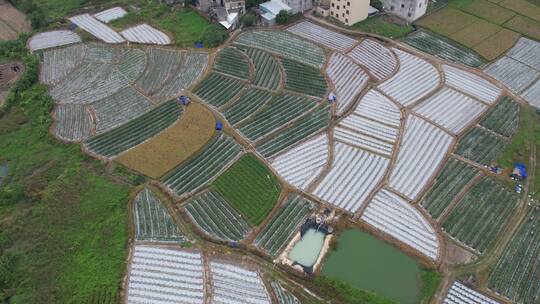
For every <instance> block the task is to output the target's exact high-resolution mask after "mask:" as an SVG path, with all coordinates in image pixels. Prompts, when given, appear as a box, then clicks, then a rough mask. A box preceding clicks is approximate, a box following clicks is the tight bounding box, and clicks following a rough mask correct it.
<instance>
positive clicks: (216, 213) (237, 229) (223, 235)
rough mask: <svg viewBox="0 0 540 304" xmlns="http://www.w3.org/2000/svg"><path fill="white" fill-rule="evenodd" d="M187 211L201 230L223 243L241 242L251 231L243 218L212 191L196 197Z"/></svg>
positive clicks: (187, 207) (186, 207)
mask: <svg viewBox="0 0 540 304" xmlns="http://www.w3.org/2000/svg"><path fill="white" fill-rule="evenodd" d="M185 210H186V212H187V213H188V215H189V217H190V218H191V220H192V221H193V223H195V225H197V227H198V228H199V229H201V230H202V231H204V232H205V233H206V234H207V235H208V236H210V237H214V238H216V239H219V240H222V241H240V240H242V239H244V238H245V237H246V236H247V235H248V233H249V231H250V230H251V228H250V227H249V225H248V223H247V222H246V221H245V220H244V219H243V218H242V216H241V215H240V214H239V213H238V212H237V211H236V210H234V208H232V207H231V206H230V204H229V203H228V202H227V201H226V200H225V199H224V198H223V197H222V196H221V195H220V194H219V193H217V192H215V191H212V190H210V191H207V192H204V193H201V194H199V195H197V196H196V197H194V198H193V199H192V200H191V201H190V202H189V203H188V204H187V205H186V206H185Z"/></svg>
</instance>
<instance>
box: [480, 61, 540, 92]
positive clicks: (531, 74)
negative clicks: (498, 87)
mask: <svg viewBox="0 0 540 304" xmlns="http://www.w3.org/2000/svg"><path fill="white" fill-rule="evenodd" d="M484 72H485V73H486V74H488V75H490V76H491V77H493V78H495V79H497V80H498V81H500V82H502V83H503V84H504V85H506V86H507V87H508V88H509V89H510V90H512V91H514V92H516V93H518V94H519V93H521V92H522V91H523V90H525V89H526V88H527V87H528V86H529V85H530V84H531V83H533V82H534V81H535V80H536V79H537V78H538V74H539V73H538V71H537V70H535V69H534V68H532V67H530V66H528V65H526V64H524V63H522V62H520V61H517V60H515V59H513V58H511V57H507V56H504V57H501V58H500V59H498V60H497V61H495V62H493V63H492V64H490V65H489V66H488V67H487V68H485V69H484Z"/></svg>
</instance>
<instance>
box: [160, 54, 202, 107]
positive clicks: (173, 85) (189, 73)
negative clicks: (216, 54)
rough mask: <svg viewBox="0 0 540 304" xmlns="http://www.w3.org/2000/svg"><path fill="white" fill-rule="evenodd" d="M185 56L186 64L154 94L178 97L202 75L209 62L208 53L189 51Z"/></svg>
mask: <svg viewBox="0 0 540 304" xmlns="http://www.w3.org/2000/svg"><path fill="white" fill-rule="evenodd" d="M184 56H185V61H184V64H183V65H182V66H180V68H179V69H178V70H177V71H176V72H175V74H173V75H174V76H173V77H172V78H171V79H169V80H168V81H167V82H166V83H165V84H164V85H163V87H162V88H161V89H160V90H159V91H157V92H156V93H155V94H154V96H155V97H157V98H159V99H162V100H166V99H169V98H172V97H176V96H177V95H179V94H180V93H182V91H183V90H185V89H186V88H187V87H188V86H190V85H191V84H193V83H194V82H195V81H196V80H197V79H199V77H201V75H202V74H203V72H204V70H205V69H206V65H207V64H208V54H205V53H187V54H185V55H184Z"/></svg>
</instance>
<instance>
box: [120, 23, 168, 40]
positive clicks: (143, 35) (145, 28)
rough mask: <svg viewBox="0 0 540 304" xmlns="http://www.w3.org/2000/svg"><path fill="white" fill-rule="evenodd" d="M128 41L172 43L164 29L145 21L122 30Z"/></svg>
mask: <svg viewBox="0 0 540 304" xmlns="http://www.w3.org/2000/svg"><path fill="white" fill-rule="evenodd" d="M120 34H122V36H124V38H126V40H127V41H131V42H135V43H145V44H161V45H165V44H170V43H171V39H170V38H169V37H168V36H167V35H166V34H165V33H163V32H162V31H160V30H158V29H155V28H153V27H151V26H150V25H148V24H146V23H143V24H140V25H137V26H134V27H130V28H127V29H125V30H123V31H121V32H120Z"/></svg>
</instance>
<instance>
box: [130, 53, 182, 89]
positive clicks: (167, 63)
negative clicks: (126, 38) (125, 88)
mask: <svg viewBox="0 0 540 304" xmlns="http://www.w3.org/2000/svg"><path fill="white" fill-rule="evenodd" d="M146 54H147V56H146V57H147V69H146V70H145V71H144V72H143V74H142V75H141V77H140V78H139V79H138V80H137V87H139V88H141V90H143V91H144V92H146V93H147V94H153V93H154V92H155V91H156V90H157V89H159V88H160V87H161V86H163V84H164V83H165V81H167V80H168V79H170V78H171V77H172V76H173V75H174V73H175V72H176V71H177V70H178V68H179V67H180V66H181V65H182V63H183V62H184V61H185V60H186V56H187V54H188V53H187V52H180V51H177V50H170V49H161V48H148V49H147V50H146Z"/></svg>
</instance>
